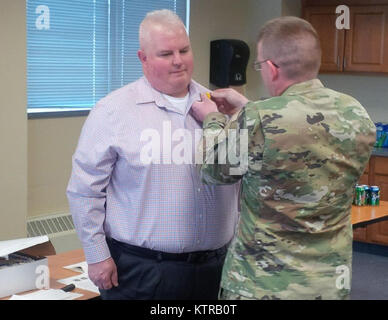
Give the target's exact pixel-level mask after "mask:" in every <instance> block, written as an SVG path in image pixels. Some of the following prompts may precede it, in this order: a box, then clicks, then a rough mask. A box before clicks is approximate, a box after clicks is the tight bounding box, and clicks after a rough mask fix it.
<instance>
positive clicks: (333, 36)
mask: <svg viewBox="0 0 388 320" xmlns="http://www.w3.org/2000/svg"><path fill="white" fill-rule="evenodd" d="M335 8H336V7H334V6H330V7H306V8H304V19H306V20H307V21H309V22H310V23H311V24H312V26H313V27H314V28H315V30H316V31H317V33H318V35H319V38H320V41H321V48H322V60H321V69H320V72H325V71H343V57H344V39H345V33H344V30H338V29H337V28H336V25H335V22H336V19H337V14H336V13H335Z"/></svg>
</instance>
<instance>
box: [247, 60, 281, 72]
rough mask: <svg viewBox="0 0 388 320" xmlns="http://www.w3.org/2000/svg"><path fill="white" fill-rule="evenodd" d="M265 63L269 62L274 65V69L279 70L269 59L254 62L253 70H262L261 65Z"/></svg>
mask: <svg viewBox="0 0 388 320" xmlns="http://www.w3.org/2000/svg"><path fill="white" fill-rule="evenodd" d="M266 61H271V63H272V64H273V65H274V67H276V68H279V66H278V65H277V64H276V63H274V62H273V61H272V60H270V59H265V60H263V61H255V62H254V63H253V69H255V71H260V70H261V69H263V67H262V66H261V64H262V63H264V62H266Z"/></svg>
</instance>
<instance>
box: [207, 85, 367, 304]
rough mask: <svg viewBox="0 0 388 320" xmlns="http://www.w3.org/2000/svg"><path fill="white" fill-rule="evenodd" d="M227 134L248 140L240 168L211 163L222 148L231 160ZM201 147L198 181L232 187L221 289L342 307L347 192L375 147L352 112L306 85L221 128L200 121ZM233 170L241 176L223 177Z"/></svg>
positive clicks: (360, 112) (346, 280)
mask: <svg viewBox="0 0 388 320" xmlns="http://www.w3.org/2000/svg"><path fill="white" fill-rule="evenodd" d="M231 128H233V129H236V130H238V131H239V132H241V131H243V130H247V131H248V148H247V149H248V152H246V153H247V156H245V157H244V155H243V154H240V155H239V156H240V160H241V161H243V160H244V159H246V158H247V166H245V167H244V164H243V163H241V161H240V163H233V164H232V163H231V162H229V161H226V162H221V161H219V153H220V150H221V147H222V146H225V145H227V144H228V143H229V145H234V146H233V147H235V148H237V150H238V152H240V151H241V145H240V141H239V139H238V138H237V139H231V137H230V134H229V132H230V131H228V130H229V129H231ZM237 136H238V137H239V135H237ZM213 140H214V141H213ZM203 141H204V150H203V151H202V152H203V153H204V154H205V162H204V164H202V165H200V174H201V176H202V179H203V180H204V181H205V182H207V183H211V184H222V183H233V182H235V181H237V180H239V179H241V181H242V188H241V195H240V197H241V199H240V206H241V217H240V222H239V228H238V233H237V235H236V237H235V239H234V241H233V243H232V244H231V246H230V248H229V251H228V254H227V258H226V261H225V265H224V269H223V275H222V283H221V286H222V287H223V288H224V289H226V290H228V291H230V292H232V293H234V294H237V295H241V296H244V297H246V298H254V299H347V298H349V293H350V283H351V278H350V277H351V266H352V265H351V264H352V238H353V236H352V225H351V216H350V211H351V204H352V196H353V188H354V186H355V184H356V182H357V181H358V179H359V177H360V176H361V174H362V172H363V170H364V168H365V166H366V164H367V162H368V160H369V157H370V154H371V151H372V147H373V145H374V142H375V126H374V124H373V122H372V121H371V120H370V118H369V116H368V114H367V112H366V111H365V109H364V108H363V107H362V106H361V104H360V103H359V102H358V101H357V100H355V99H354V98H352V97H350V96H348V95H345V94H342V93H339V92H336V91H333V90H331V89H328V88H325V87H324V86H323V85H322V83H321V82H320V81H319V80H318V79H313V80H310V81H306V82H302V83H298V84H294V85H292V86H291V87H289V88H288V89H287V90H286V91H285V92H284V93H283V94H282V95H281V96H278V97H273V98H270V99H267V100H263V101H258V102H249V103H248V104H247V105H246V106H245V108H244V109H242V110H241V111H240V112H239V114H238V115H236V116H234V117H233V119H231V120H230V121H229V122H228V121H227V118H226V116H224V115H222V114H221V113H211V114H209V115H208V116H207V117H206V119H205V121H204V136H203ZM212 141H213V142H212ZM241 152H243V151H241ZM218 162H219V163H218ZM233 167H239V168H243V170H241V173H240V174H239V175H236V174H231V169H233Z"/></svg>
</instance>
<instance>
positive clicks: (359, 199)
mask: <svg viewBox="0 0 388 320" xmlns="http://www.w3.org/2000/svg"><path fill="white" fill-rule="evenodd" d="M364 199H365V189H364V187H363V186H356V193H355V195H354V204H355V205H356V206H362V205H364Z"/></svg>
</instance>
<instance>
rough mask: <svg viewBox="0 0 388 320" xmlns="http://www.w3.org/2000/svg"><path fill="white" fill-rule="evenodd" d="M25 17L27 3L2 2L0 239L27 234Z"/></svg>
mask: <svg viewBox="0 0 388 320" xmlns="http://www.w3.org/2000/svg"><path fill="white" fill-rule="evenodd" d="M25 16H26V12H25V1H24V0H1V1H0V43H1V50H0V74H1V77H0V221H1V222H0V240H5V239H11V238H18V237H24V236H25V235H26V225H25V220H26V215H27V115H26V105H27V95H26V18H25Z"/></svg>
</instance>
